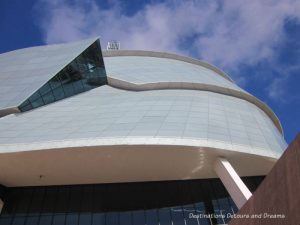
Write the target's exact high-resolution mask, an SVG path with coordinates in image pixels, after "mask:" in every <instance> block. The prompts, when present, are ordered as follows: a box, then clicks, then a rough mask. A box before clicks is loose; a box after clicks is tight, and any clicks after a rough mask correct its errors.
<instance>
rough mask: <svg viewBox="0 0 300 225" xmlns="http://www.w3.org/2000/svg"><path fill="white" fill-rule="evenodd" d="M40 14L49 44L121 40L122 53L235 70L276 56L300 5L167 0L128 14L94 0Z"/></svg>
mask: <svg viewBox="0 0 300 225" xmlns="http://www.w3.org/2000/svg"><path fill="white" fill-rule="evenodd" d="M123 4H125V3H123ZM127 4H130V2H128V3H127ZM36 10H37V11H38V12H40V16H39V18H38V24H39V26H40V27H41V29H42V31H43V34H44V41H45V42H46V43H57V42H69V41H73V40H78V39H84V38H88V37H94V36H100V37H101V40H102V41H101V43H102V45H105V44H106V43H107V41H109V40H113V39H117V40H119V41H121V47H122V48H123V49H149V50H158V51H169V52H170V51H171V52H179V53H182V54H189V55H191V54H192V55H194V56H195V57H197V58H202V59H204V60H205V61H208V62H211V63H213V64H215V65H217V66H219V67H221V68H223V69H226V70H229V71H235V70H236V69H237V68H238V66H239V65H242V64H246V65H255V64H256V63H257V62H260V61H262V60H267V61H269V62H270V61H272V60H273V59H274V57H275V58H276V50H275V48H274V47H275V46H276V45H277V44H278V43H280V42H281V41H282V39H284V22H285V20H286V19H288V18H294V19H299V18H300V1H299V0H263V1H262V0H251V1H243V0H230V1H226V0H225V1H217V0H216V1H209V0H201V1H196V0H194V1H193V0H182V1H179V0H173V1H172V0H167V1H165V2H161V3H149V4H147V5H145V6H144V7H142V8H141V9H139V10H138V11H137V12H136V13H134V14H133V15H131V16H128V15H127V14H126V12H125V10H123V8H122V4H121V3H120V2H119V1H117V0H113V1H111V5H110V7H108V8H103V7H102V6H101V5H100V4H98V3H97V2H96V1H95V0H88V1H80V0H40V1H39V3H38V4H37V6H36ZM188 41H189V43H187V42H188ZM102 47H103V48H105V47H106V46H102ZM237 79H238V80H241V81H243V82H245V80H246V79H247V78H246V77H245V76H240V77H237ZM276 82H277V81H276V80H274V85H273V86H276ZM270 90H271V89H270ZM270 96H275V95H274V94H273V92H270Z"/></svg>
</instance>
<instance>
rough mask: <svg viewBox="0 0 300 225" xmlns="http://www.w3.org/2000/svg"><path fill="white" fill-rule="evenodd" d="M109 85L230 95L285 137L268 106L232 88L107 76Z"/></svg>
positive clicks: (138, 89) (131, 89)
mask: <svg viewBox="0 0 300 225" xmlns="http://www.w3.org/2000/svg"><path fill="white" fill-rule="evenodd" d="M107 81H108V85H110V86H111V87H114V88H119V89H124V90H128V91H148V90H161V89H188V90H202V91H211V92H215V93H219V94H224V95H229V96H232V97H236V98H240V99H243V100H246V101H248V102H250V103H252V104H254V105H256V106H257V107H258V108H260V109H261V110H262V111H263V112H265V113H266V114H267V116H268V117H269V118H270V119H271V120H272V122H273V123H274V125H275V126H276V127H277V129H278V130H279V132H280V133H281V134H282V135H283V128H282V125H281V123H280V120H279V119H278V117H277V116H276V114H275V113H274V112H273V111H272V110H271V109H270V107H269V106H267V105H266V104H265V103H264V102H262V101H260V100H259V99H258V98H256V97H254V96H253V95H249V94H246V93H244V92H241V91H237V90H233V89H230V88H224V87H220V86H215V85H210V84H201V83H190V82H157V83H145V84H134V83H130V82H128V81H124V80H120V79H116V78H113V77H111V76H110V75H109V74H107Z"/></svg>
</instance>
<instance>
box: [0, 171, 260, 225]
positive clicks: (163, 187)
mask: <svg viewBox="0 0 300 225" xmlns="http://www.w3.org/2000/svg"><path fill="white" fill-rule="evenodd" d="M262 180H263V177H248V178H244V181H245V183H246V185H247V186H248V187H249V188H250V190H251V191H254V190H255V189H256V187H257V186H258V185H259V184H260V182H261V181H262ZM2 199H3V201H4V208H3V210H2V213H1V215H0V224H1V225H8V224H9V225H21V224H22V225H71V224H72V225H74V224H77V225H96V224H97V225H145V224H147V225H211V224H227V223H228V221H229V218H228V217H227V216H226V215H227V214H228V213H230V214H233V213H234V212H236V211H237V208H236V206H235V204H234V203H233V201H232V199H231V198H230V197H229V195H228V193H227V191H226V190H225V188H224V186H223V185H222V183H221V181H220V180H219V179H206V180H188V181H166V182H143V183H120V184H93V185H69V186H45V187H13V188H6V190H5V191H4V193H3V196H2ZM212 214H214V215H213V216H211V218H208V217H209V216H208V215H212ZM222 215H224V217H222ZM197 216H198V217H197Z"/></svg>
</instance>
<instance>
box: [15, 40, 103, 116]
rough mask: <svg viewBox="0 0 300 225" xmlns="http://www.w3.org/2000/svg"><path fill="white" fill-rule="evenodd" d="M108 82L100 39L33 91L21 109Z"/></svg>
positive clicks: (29, 108) (25, 109) (35, 106)
mask: <svg viewBox="0 0 300 225" xmlns="http://www.w3.org/2000/svg"><path fill="white" fill-rule="evenodd" d="M106 83H107V78H106V72H105V68H104V62H103V57H102V54H101V47H100V43H99V41H96V42H95V43H93V44H92V45H91V46H90V47H88V48H87V49H86V50H85V51H84V52H83V53H82V54H80V55H79V56H78V57H77V58H76V59H74V60H73V61H72V62H71V63H69V64H68V65H67V66H66V67H65V68H63V69H62V70H61V71H60V72H59V73H58V74H56V75H55V76H54V77H53V78H51V79H50V80H49V81H48V82H47V83H46V84H44V85H43V86H42V87H41V88H40V89H39V90H38V91H36V92H35V93H33V94H32V95H31V96H30V97H29V98H28V99H27V100H26V101H24V102H23V103H22V104H21V105H20V106H19V109H20V110H21V111H22V112H25V111H28V110H31V109H34V108H38V107H40V106H43V105H47V104H49V103H52V102H55V101H58V100H61V99H63V98H67V97H70V96H73V95H76V94H78V93H81V92H84V91H88V90H90V89H93V88H95V87H99V86H101V85H104V84H106Z"/></svg>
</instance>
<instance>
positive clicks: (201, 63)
mask: <svg viewBox="0 0 300 225" xmlns="http://www.w3.org/2000/svg"><path fill="white" fill-rule="evenodd" d="M102 54H103V57H116V56H145V57H157V58H167V59H175V60H179V61H183V62H187V63H191V64H195V65H198V66H203V67H205V68H207V69H210V70H212V71H214V72H216V73H217V74H219V75H220V76H221V77H223V78H225V79H226V80H229V81H230V82H232V83H234V81H233V80H232V79H231V77H230V76H229V75H227V74H226V73H225V72H223V71H222V70H220V69H219V68H217V67H216V66H213V65H211V64H209V63H207V62H204V61H202V60H198V59H194V58H190V57H186V56H181V55H177V54H174V53H167V52H155V51H145V50H115V51H107V50H105V51H102Z"/></svg>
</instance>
